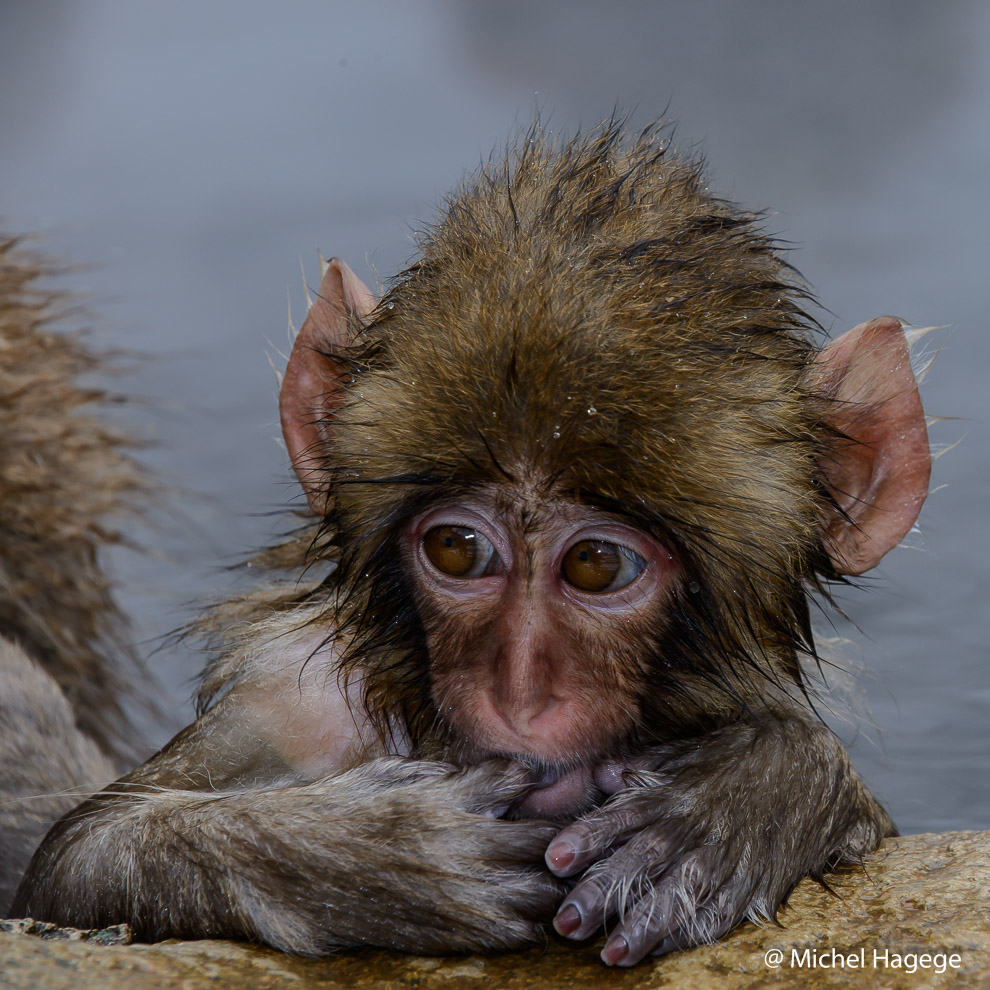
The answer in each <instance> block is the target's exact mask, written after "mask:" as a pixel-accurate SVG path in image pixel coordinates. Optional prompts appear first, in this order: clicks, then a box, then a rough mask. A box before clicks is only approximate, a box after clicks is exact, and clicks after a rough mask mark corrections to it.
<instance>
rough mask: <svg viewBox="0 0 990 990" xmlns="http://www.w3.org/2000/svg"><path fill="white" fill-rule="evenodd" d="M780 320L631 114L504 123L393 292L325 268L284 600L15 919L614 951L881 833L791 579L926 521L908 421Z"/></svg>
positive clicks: (884, 322) (845, 365)
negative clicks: (543, 123) (828, 705)
mask: <svg viewBox="0 0 990 990" xmlns="http://www.w3.org/2000/svg"><path fill="white" fill-rule="evenodd" d="M806 302H807V296H806V294H805V291H804V289H803V288H802V287H801V284H800V283H799V282H798V281H797V280H796V277H795V275H794V273H793V271H792V269H791V268H790V267H789V266H788V265H787V264H786V263H785V262H784V261H782V260H781V257H780V256H779V254H778V252H777V249H776V247H775V244H774V242H773V240H772V239H771V238H769V237H768V236H767V235H766V234H764V233H763V232H762V230H761V227H760V219H759V217H758V216H755V215H753V214H751V213H747V212H745V211H743V210H740V209H739V208H737V207H736V206H734V205H732V204H730V203H727V202H725V201H723V200H720V199H718V198H716V197H714V196H712V195H711V193H710V192H709V191H708V189H707V185H706V181H705V177H704V175H703V173H702V170H701V168H700V166H699V165H698V164H697V163H695V162H693V161H691V160H689V159H687V158H685V157H682V156H681V155H679V154H678V153H676V152H675V151H674V150H672V149H671V148H670V147H668V145H667V144H666V143H665V141H664V138H663V134H662V132H661V131H660V130H658V129H657V128H649V129H647V130H646V131H645V132H643V133H642V134H641V135H640V136H639V137H638V138H635V139H632V140H630V141H627V140H626V138H625V135H624V134H623V128H622V125H621V124H619V123H611V124H608V125H606V126H604V127H602V128H600V129H598V130H597V131H595V132H593V133H591V134H588V135H585V136H582V137H578V138H576V139H574V140H573V141H571V142H570V143H567V144H562V145H561V144H554V143H553V142H552V141H551V140H550V139H549V138H548V137H547V136H546V135H545V134H544V133H542V131H541V130H540V128H539V127H538V126H537V127H534V128H533V129H532V130H531V131H529V132H528V133H526V134H524V135H522V137H521V139H520V140H519V142H518V143H517V145H516V146H515V147H513V148H510V149H509V151H508V152H507V154H506V157H505V158H504V160H501V161H492V162H490V163H489V164H487V165H485V166H484V167H483V168H481V170H480V171H479V172H478V173H477V174H475V175H473V176H471V177H469V178H468V179H467V180H466V181H465V182H464V184H463V186H462V188H461V189H459V190H458V191H457V192H456V193H454V194H453V195H452V196H451V197H450V198H449V199H448V200H447V202H446V204H445V206H444V208H443V210H442V212H441V215H440V217H439V218H438V219H437V221H436V223H435V224H434V225H433V227H432V228H431V229H430V230H428V231H427V232H425V233H424V234H423V235H422V237H421V239H420V243H419V254H418V257H417V258H416V260H415V261H414V262H413V263H412V264H411V265H410V266H409V267H408V268H407V269H406V270H405V271H403V272H402V273H400V274H399V275H398V276H397V277H396V278H395V279H394V280H392V282H391V283H390V284H389V285H388V287H387V289H386V291H385V293H384V295H383V296H382V297H381V298H380V299H379V298H377V297H376V296H375V295H374V294H373V293H372V292H371V291H370V290H369V289H368V288H367V287H366V286H364V285H363V284H362V283H361V282H360V280H359V279H358V278H357V277H356V276H355V275H354V273H353V272H352V271H351V270H350V268H348V267H347V265H345V264H344V263H343V262H341V261H339V260H332V261H331V262H330V263H329V264H328V265H327V266H326V268H325V271H324V273H323V277H322V282H321V285H320V288H319V294H318V296H317V298H316V301H315V302H314V303H313V305H312V307H311V309H310V311H309V314H308V316H307V318H306V321H305V323H304V325H303V327H302V329H301V331H300V333H299V335H298V337H297V339H296V341H295V346H294V348H293V351H292V355H291V357H290V359H289V363H288V367H287V368H286V371H285V375H284V379H283V382H282V389H281V399H280V406H281V420H282V427H283V432H284V436H285V440H286V445H287V448H288V451H289V455H290V458H291V462H292V466H293V468H294V469H295V472H296V475H297V476H298V479H299V481H300V483H301V484H302V487H303V489H304V491H305V494H306V497H307V499H308V504H309V507H310V510H311V512H312V515H313V530H312V533H311V534H310V535H309V536H308V537H304V538H303V539H301V540H298V541H296V542H295V543H294V544H292V545H291V546H289V547H287V548H283V551H282V552H281V553H275V554H273V558H278V559H279V560H280V561H281V562H283V563H284V562H286V561H289V562H291V563H292V564H293V565H294V566H296V567H297V570H296V572H295V573H294V574H293V575H292V581H291V582H290V583H288V584H286V583H281V584H279V585H278V586H276V587H273V588H268V589H262V590H261V591H259V592H257V594H256V595H255V596H254V597H252V598H249V599H248V600H246V601H242V602H239V603H232V604H230V605H228V606H223V607H221V608H219V609H218V610H217V611H216V612H215V613H213V617H212V618H211V619H210V620H209V622H208V624H209V625H210V626H211V634H212V636H213V637H214V639H215V640H218V641H221V642H222V646H221V647H220V649H219V651H218V655H217V657H216V659H215V661H214V662H213V663H212V665H211V666H210V668H209V669H208V670H207V672H206V675H205V678H204V682H203V687H202V692H201V696H200V715H199V718H198V719H197V720H196V721H195V722H194V723H193V724H192V725H191V726H189V727H188V728H187V729H185V730H184V731H183V732H181V733H180V734H179V735H178V736H177V737H176V738H175V739H173V740H172V742H171V743H169V744H168V745H167V746H166V747H165V748H164V749H163V750H162V751H161V752H160V753H159V754H158V755H156V756H155V757H154V758H153V759H151V760H150V761H149V762H148V763H146V764H145V765H144V766H142V767H140V768H139V769H137V770H135V771H134V772H132V773H130V774H128V775H127V776H125V777H123V778H122V779H121V780H119V781H118V782H117V783H115V784H113V785H112V786H110V787H108V788H107V789H106V790H105V791H103V792H102V793H99V794H97V795H96V796H95V797H93V798H91V799H90V800H89V801H87V802H86V803H85V804H83V805H82V806H80V807H79V808H77V809H76V810H75V811H73V812H72V813H71V814H69V815H67V816H66V817H64V818H63V819H62V820H61V821H60V822H59V823H58V824H57V825H56V826H55V827H54V828H53V829H52V831H51V832H50V833H49V835H48V837H47V838H46V840H45V842H44V843H43V845H42V846H41V848H40V850H39V851H38V853H37V854H36V856H35V858H34V861H33V863H32V865H31V867H30V869H29V870H28V872H27V875H26V877H25V879H24V881H23V883H22V885H21V888H20V891H19V894H18V896H17V899H16V902H15V906H14V910H15V912H18V913H23V914H31V915H33V916H34V917H37V918H43V919H45V920H50V921H57V922H61V923H63V924H73V925H78V926H87V927H88V926H95V925H106V924H110V923H115V922H121V921H126V922H128V923H130V924H131V925H132V926H133V927H134V929H135V930H136V932H137V933H138V934H139V936H140V937H141V938H144V939H161V938H166V937H170V936H178V937H187V938H191V937H204V936H229V937H241V938H251V939H257V940H260V941H262V942H265V943H267V944H269V945H272V946H275V947H278V948H281V949H284V950H286V951H288V952H295V953H302V954H307V955H319V954H323V953H327V952H330V951H332V950H333V949H336V948H339V947H344V946H361V945H376V946H386V947H392V948H396V949H402V950H405V951H410V952H421V953H442V952H461V951H476V950H491V949H502V948H509V947H517V946H523V945H526V944H527V943H530V942H533V941H536V940H538V939H540V938H542V937H543V933H544V932H545V931H546V930H547V928H548V926H549V925H550V924H551V923H552V924H553V925H554V926H555V928H556V929H557V931H558V932H559V933H560V934H561V935H563V936H566V937H568V938H572V939H584V938H586V937H588V936H591V935H593V934H594V933H595V932H597V931H598V930H599V929H601V928H602V926H603V925H607V926H608V937H607V941H606V942H605V945H604V948H603V950H602V958H603V959H604V961H605V962H606V963H608V964H612V965H623V966H625V965H632V964H634V963H636V962H637V961H639V960H640V959H642V958H644V957H645V956H647V955H649V954H659V953H663V952H667V951H669V950H671V949H675V948H683V947H686V946H690V945H694V944H697V943H701V942H709V941H712V940H715V939H718V938H719V937H721V936H722V935H724V934H725V933H726V932H728V931H729V930H730V929H731V928H733V927H734V926H735V925H737V924H738V923H739V922H740V921H742V920H744V919H746V918H750V919H767V918H773V917H774V916H775V912H776V911H777V908H778V907H779V905H780V904H781V903H782V901H783V900H784V899H785V898H786V897H787V895H788V893H789V892H790V891H791V889H792V888H793V887H794V885H795V884H796V883H797V882H798V881H799V880H801V879H802V878H803V877H805V876H807V875H809V874H810V875H812V876H816V877H820V876H821V875H822V874H823V873H824V872H825V871H827V870H829V869H831V868H833V867H834V866H836V865H838V864H840V863H845V862H855V861H856V860H858V859H859V858H860V857H861V856H862V855H863V854H864V853H866V852H869V851H870V850H872V849H873V848H874V847H875V846H876V845H877V843H878V842H879V841H880V840H881V839H882V838H883V837H884V836H887V835H891V834H893V826H892V824H891V821H890V818H889V817H888V815H887V813H886V812H885V811H884V810H883V808H881V807H880V805H879V804H878V803H877V802H876V800H875V799H874V798H873V797H872V796H871V795H870V793H869V792H868V791H867V789H866V788H865V787H864V785H863V784H862V782H861V781H860V780H859V778H858V777H857V776H856V774H855V772H854V771H853V769H852V768H851V766H850V763H849V760H848V757H847V755H846V753H845V752H844V750H843V748H842V746H841V745H840V744H839V742H838V741H837V740H836V739H835V738H834V736H833V735H832V733H831V732H830V731H829V729H828V728H827V727H826V726H825V725H824V724H822V722H821V721H820V720H819V719H818V717H817V715H816V714H815V713H814V711H813V709H812V707H811V705H810V702H809V700H808V696H807V692H806V685H805V681H804V680H803V678H802V668H801V661H802V658H807V657H811V658H814V657H815V656H816V654H815V646H814V643H813V641H812V634H811V629H810V623H809V608H808V594H809V592H819V593H825V594H826V595H827V582H828V581H830V580H832V579H836V578H840V577H841V576H843V575H857V574H862V573H863V572H864V571H867V570H869V569H870V568H871V567H873V566H874V565H875V564H876V563H877V562H878V561H879V560H880V559H881V558H882V557H883V556H884V554H885V553H886V552H887V551H888V550H890V549H891V548H892V547H894V546H896V545H897V543H898V542H899V541H900V540H901V539H902V537H903V536H904V535H905V534H906V533H907V531H908V530H909V529H910V528H911V526H912V525H913V524H914V522H915V519H916V517H917V515H918V512H919V510H920V507H921V504H922V502H923V501H924V499H925V496H926V493H927V491H928V479H929V466H930V457H929V448H928V440H927V435H926V428H925V420H924V415H923V412H922V408H921V403H920V400H919V397H918V389H917V386H916V384H915V378H914V375H913V373H912V371H911V365H910V361H909V356H908V348H907V344H906V342H905V337H904V333H903V330H902V326H901V323H900V321H898V320H896V319H893V318H890V317H881V318H879V319H874V320H871V321H869V322H867V323H863V324H861V325H860V326H858V327H856V328H855V329H853V330H851V331H849V332H848V333H846V334H845V335H844V336H841V337H839V338H838V339H836V340H834V341H832V342H830V343H827V344H825V345H824V346H822V345H821V344H820V343H819V342H818V337H817V334H818V330H817V328H816V326H815V325H814V322H813V321H812V320H811V319H810V318H809V317H808V316H807V315H806V313H805V312H804V310H803V306H804V305H805V304H806ZM299 547H305V548H306V554H305V558H304V557H303V555H302V554H301V553H297V552H296V551H297V550H298V548H299ZM307 565H308V568H309V570H304V568H305V567H306V566H307ZM320 567H323V571H319V570H318V569H319V568H320ZM314 574H315V575H316V577H315V578H313V579H310V578H309V577H308V576H309V575H314ZM300 575H307V577H306V578H304V581H305V580H308V581H309V583H299V577H300Z"/></svg>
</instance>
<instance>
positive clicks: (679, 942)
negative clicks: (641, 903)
mask: <svg viewBox="0 0 990 990" xmlns="http://www.w3.org/2000/svg"><path fill="white" fill-rule="evenodd" d="M738 920H741V919H738ZM735 925H736V921H735V920H730V919H728V918H726V917H725V916H724V915H723V913H722V910H721V906H720V905H719V904H717V903H716V902H715V901H709V902H708V903H707V904H703V905H702V906H701V907H700V908H698V910H697V912H696V913H695V916H694V918H693V919H692V920H691V921H690V923H689V924H685V925H682V926H681V927H680V928H677V929H676V930H674V931H672V932H671V933H670V934H669V935H667V936H666V937H665V938H662V939H661V940H660V941H659V942H658V943H657V945H655V946H654V947H653V948H652V949H651V950H650V955H651V956H664V955H666V954H667V953H668V952H674V951H677V950H680V949H690V948H691V947H692V946H694V945H708V944H710V943H712V942H717V941H718V940H719V939H720V938H721V937H722V936H723V935H726V934H727V933H728V932H729V931H730V930H731V929H732V928H734V927H735Z"/></svg>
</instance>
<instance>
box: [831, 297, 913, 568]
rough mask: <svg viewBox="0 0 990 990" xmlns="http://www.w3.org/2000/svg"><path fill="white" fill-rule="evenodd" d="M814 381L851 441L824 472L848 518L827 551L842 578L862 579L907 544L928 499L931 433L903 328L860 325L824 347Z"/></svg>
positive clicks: (884, 321)
mask: <svg viewBox="0 0 990 990" xmlns="http://www.w3.org/2000/svg"><path fill="white" fill-rule="evenodd" d="M813 374H814V375H815V376H816V378H817V381H816V382H815V388H816V390H817V391H819V392H820V393H821V394H823V395H825V396H826V397H828V398H829V399H831V400H832V404H831V405H832V411H831V413H830V416H829V419H830V423H831V425H832V426H833V427H835V429H837V430H838V431H839V432H840V433H841V434H843V435H844V436H845V437H847V438H848V440H839V441H838V442H837V443H836V445H835V446H834V447H833V449H832V450H831V452H830V453H829V455H827V456H826V457H825V458H824V459H823V461H822V464H821V468H822V472H823V474H824V476H825V481H826V483H827V484H828V487H829V490H830V491H831V492H832V495H833V497H834V498H835V501H836V502H837V503H838V506H839V508H840V510H841V511H840V512H834V513H833V514H832V516H831V518H830V519H829V520H828V522H827V523H826V530H825V535H826V547H827V549H828V552H829V556H830V558H831V560H832V565H833V566H834V567H835V569H836V570H837V571H838V572H839V573H840V574H862V573H863V572H864V571H868V570H869V569H870V568H871V567H875V566H876V565H877V564H878V563H879V562H880V559H881V558H882V557H883V555H884V554H885V553H886V552H887V551H888V550H890V549H892V548H893V547H895V546H897V544H898V543H899V542H900V541H901V540H902V539H903V538H904V536H905V535H906V534H907V532H908V530H910V528H911V527H912V526H913V525H914V523H915V520H916V519H917V518H918V513H919V512H920V511H921V505H922V503H923V502H924V500H925V496H926V495H927V494H928V480H929V476H930V473H931V453H930V451H929V447H928V431H927V428H926V425H925V414H924V410H923V409H922V407H921V397H920V396H919V394H918V385H917V382H916V381H915V377H914V372H913V371H912V370H911V359H910V355H909V353H908V346H907V341H906V340H905V339H904V330H903V327H902V325H901V322H900V320H897V319H894V318H893V317H891V316H881V317H879V318H878V319H875V320H871V321H870V322H869V323H861V324H860V325H859V326H858V327H856V328H855V329H853V330H850V331H849V332H848V333H846V334H844V335H843V336H841V337H839V338H838V339H837V340H834V341H832V342H831V343H830V344H829V345H828V346H827V347H825V349H824V350H823V351H822V352H821V353H820V354H819V356H818V359H817V361H816V362H815V365H814V370H813Z"/></svg>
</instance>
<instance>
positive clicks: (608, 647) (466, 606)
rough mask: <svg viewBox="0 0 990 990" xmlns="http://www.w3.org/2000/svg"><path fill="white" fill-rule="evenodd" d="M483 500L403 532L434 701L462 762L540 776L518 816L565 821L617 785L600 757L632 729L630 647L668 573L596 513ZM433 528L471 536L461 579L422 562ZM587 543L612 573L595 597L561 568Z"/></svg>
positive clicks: (663, 555) (635, 533) (642, 543)
mask: <svg viewBox="0 0 990 990" xmlns="http://www.w3.org/2000/svg"><path fill="white" fill-rule="evenodd" d="M493 501H494V500H492V502H488V501H486V500H484V499H480V498H478V499H472V500H470V501H464V502H457V503H452V504H449V505H446V506H440V507H435V508H433V509H431V510H430V511H428V512H426V513H424V514H423V515H421V516H419V517H417V518H415V519H414V520H413V521H412V523H411V524H410V526H409V528H408V529H407V532H406V550H405V553H406V560H407V564H408V566H409V567H410V570H411V572H412V574H413V577H414V579H415V586H416V590H417V597H418V605H419V608H420V613H421V615H422V616H423V621H424V626H425V628H426V631H427V639H428V647H429V651H430V661H431V670H432V673H433V693H434V699H435V701H436V703H437V706H438V708H439V710H440V711H441V712H442V714H443V716H444V718H445V719H447V720H448V721H449V722H450V724H452V725H453V726H454V728H455V729H456V731H457V733H458V736H459V737H460V738H461V739H463V740H464V746H463V751H464V753H465V755H467V756H468V757H469V762H474V761H475V760H476V759H477V760H482V759H485V758H487V757H490V756H508V757H511V758H514V759H518V760H519V761H520V762H521V763H523V764H525V765H528V766H539V767H541V768H550V770H549V771H548V772H545V773H543V780H545V781H546V782H545V783H544V782H541V783H537V784H536V786H534V788H533V790H531V791H530V792H529V793H528V794H527V795H526V796H525V797H524V798H523V799H522V800H521V801H519V802H517V804H516V806H515V808H514V811H515V812H516V813H517V814H522V815H532V816H541V817H565V816H567V815H568V814H573V813H575V812H577V811H580V810H582V809H583V808H586V807H588V805H589V803H590V801H591V800H593V799H594V797H595V796H596V795H600V794H601V792H602V791H604V792H605V793H613V792H614V791H615V790H618V789H620V788H621V786H622V782H621V773H622V771H623V770H624V769H627V768H629V764H628V763H621V764H620V763H618V762H615V761H614V760H612V759H611V758H606V757H603V755H602V754H603V753H605V754H607V753H608V751H609V749H612V748H613V747H614V746H615V744H616V740H618V739H620V738H621V737H622V735H623V734H624V733H625V731H627V730H628V729H629V728H631V727H632V725H633V724H634V723H635V719H636V717H637V715H638V690H639V689H640V686H641V684H642V677H643V671H642V668H641V666H638V664H641V662H642V661H641V653H642V649H641V645H640V644H641V643H642V637H643V635H644V634H645V633H646V632H647V631H648V630H650V629H651V628H652V624H653V623H654V622H655V621H656V619H657V617H658V616H660V615H661V614H662V610H663V608H664V607H665V605H666V602H667V601H668V598H669V593H670V589H671V587H672V585H673V584H674V582H675V581H676V580H677V578H678V575H679V568H678V566H677V563H676V561H675V560H674V558H673V556H672V554H671V553H670V552H669V551H668V550H667V548H666V547H664V546H663V545H662V544H661V543H660V542H659V541H658V540H656V539H655V538H654V537H653V536H651V535H650V534H648V533H645V532H643V531H642V530H640V529H637V528H636V527H634V526H632V525H631V524H630V523H628V522H627V521H625V520H624V519H622V518H620V517H617V516H614V515H611V514H609V513H606V512H603V511H600V510H597V509H594V508H591V507H588V506H584V505H577V504H574V503H571V502H564V501H549V502H548V501H546V500H543V501H542V502H536V504H532V503H528V501H524V500H523V499H520V500H519V503H517V504H511V505H509V506H505V505H501V504H500V505H498V506H496V505H495V504H493ZM535 501H536V500H534V502H535ZM438 527H457V529H458V533H460V534H463V533H464V532H469V533H470V534H472V535H471V536H470V537H469V538H468V539H469V540H470V543H471V546H473V547H479V548H480V549H479V550H477V551H476V553H477V558H476V559H477V560H478V561H480V563H479V564H478V565H477V566H476V567H473V569H472V570H471V572H470V574H469V575H468V576H458V575H457V574H451V573H447V572H445V571H444V570H443V569H442V568H441V567H440V566H438V564H437V562H436V561H435V560H433V559H431V557H430V554H429V552H428V550H427V548H426V546H425V545H424V539H425V538H426V537H427V536H428V534H430V533H431V531H434V530H436V529H437V528H438ZM578 544H580V545H581V546H580V547H576V545H578ZM589 545H590V546H592V547H593V548H602V547H604V548H605V549H604V557H603V559H605V560H606V561H607V562H608V567H612V566H615V567H616V568H617V570H616V571H615V574H616V577H615V580H614V583H612V584H609V585H608V586H606V587H605V588H603V589H602V590H588V588H584V587H579V586H577V585H576V584H575V583H574V581H571V580H569V579H568V576H567V575H568V573H570V574H571V576H573V575H574V574H575V571H574V569H573V566H572V567H571V569H570V571H568V570H567V560H568V559H569V560H570V561H571V564H572V565H573V561H574V559H575V554H578V555H580V554H584V552H585V548H587V547H588V546H589ZM575 548H576V549H575ZM572 550H573V551H574V553H573V554H571V557H570V558H568V554H569V553H571V551H572ZM596 552H597V550H596ZM472 559H475V558H472ZM596 559H597V558H596ZM445 562H446V561H445V560H441V563H445ZM616 562H617V563H616ZM582 566H583V565H582ZM576 573H577V574H578V575H579V577H580V578H582V579H583V576H584V575H585V574H586V573H587V572H586V571H582V570H579V571H577V572H576ZM596 573H599V572H596ZM605 573H606V574H611V573H612V571H610V570H608V568H606V570H605ZM555 768H559V770H557V769H555ZM541 772H542V771H541Z"/></svg>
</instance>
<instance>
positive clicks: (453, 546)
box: [423, 526, 499, 578]
mask: <svg viewBox="0 0 990 990" xmlns="http://www.w3.org/2000/svg"><path fill="white" fill-rule="evenodd" d="M423 550H425V551H426V556H427V557H429V558H430V563H431V564H432V565H433V566H434V567H435V568H436V569H437V570H438V571H440V572H441V573H443V574H449V575H450V576H451V577H458V578H476V577H485V576H486V575H488V574H492V573H494V568H495V566H496V565H497V564H498V562H499V556H498V554H497V553H496V552H495V547H493V546H492V543H491V541H490V540H489V539H488V538H487V537H485V536H483V535H482V534H481V533H479V532H478V531H477V530H474V529H469V528H468V527H467V526H436V527H434V528H433V529H431V530H430V531H429V532H428V533H427V534H426V536H424V537H423Z"/></svg>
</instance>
